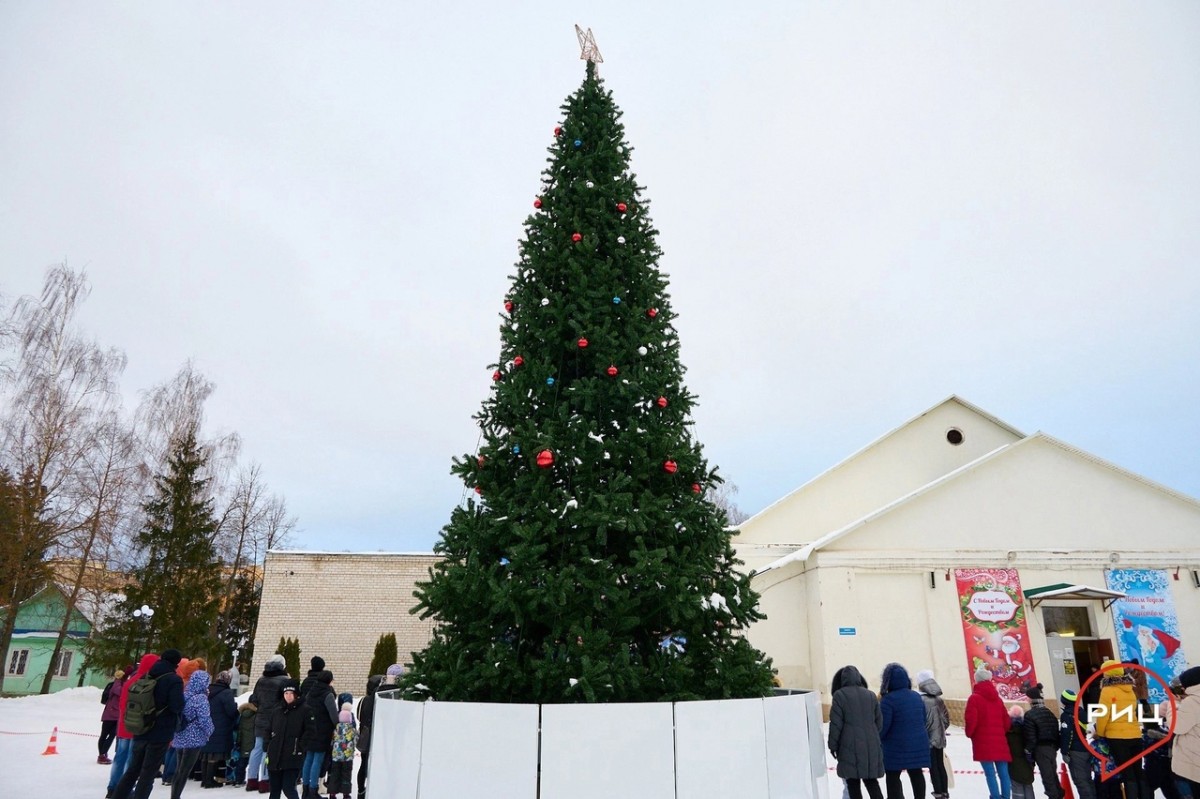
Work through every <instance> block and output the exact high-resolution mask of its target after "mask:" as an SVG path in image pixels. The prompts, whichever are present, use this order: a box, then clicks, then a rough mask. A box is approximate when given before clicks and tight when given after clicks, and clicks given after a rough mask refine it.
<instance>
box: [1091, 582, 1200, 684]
mask: <svg viewBox="0 0 1200 799" xmlns="http://www.w3.org/2000/svg"><path fill="white" fill-rule="evenodd" d="M1104 580H1105V582H1106V583H1107V584H1108V590H1110V591H1121V592H1123V593H1124V594H1125V598H1124V599H1118V600H1117V601H1116V602H1114V603H1113V606H1112V614H1113V627H1114V628H1115V629H1116V631H1117V651H1118V653H1119V654H1120V657H1121V660H1124V661H1131V660H1136V661H1137V662H1138V663H1140V664H1141V665H1143V666H1145V667H1146V668H1148V669H1149V670H1150V671H1152V672H1154V673H1155V674H1157V675H1158V676H1159V677H1162V678H1163V679H1164V680H1166V681H1167V682H1170V681H1171V678H1173V677H1178V676H1179V674H1180V672H1182V671H1183V670H1184V669H1186V668H1187V658H1185V657H1184V656H1183V647H1182V646H1180V643H1179V619H1178V618H1177V617H1176V616H1175V601H1174V599H1172V598H1171V584H1170V582H1169V578H1168V576H1167V573H1166V571H1163V570H1161V569H1109V570H1108V571H1106V572H1105V573H1104ZM1148 686H1149V688H1150V701H1151V702H1155V703H1158V702H1163V701H1165V700H1166V698H1167V696H1166V694H1165V692H1164V691H1163V688H1162V686H1161V685H1159V684H1158V681H1157V680H1153V679H1152V680H1149V681H1148Z"/></svg>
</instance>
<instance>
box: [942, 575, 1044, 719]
mask: <svg viewBox="0 0 1200 799" xmlns="http://www.w3.org/2000/svg"><path fill="white" fill-rule="evenodd" d="M954 579H955V582H956V584H957V585H958V609H959V611H960V613H961V614H962V625H963V639H964V641H965V642H966V645H967V665H968V667H969V668H970V673H971V674H972V675H974V674H975V671H976V670H977V669H979V668H981V667H982V668H986V669H987V670H988V671H990V672H991V673H992V675H993V676H992V681H993V682H994V683H995V684H996V690H997V691H999V692H1000V698H1001V699H1004V700H1006V701H1010V702H1016V701H1024V700H1025V699H1026V697H1025V694H1024V693H1022V692H1021V686H1022V685H1024V684H1025V683H1026V682H1028V683H1037V675H1036V674H1035V673H1034V671H1033V649H1032V647H1031V646H1030V643H1029V630H1028V629H1027V628H1026V626H1025V597H1024V596H1022V594H1021V578H1020V577H1019V576H1017V570H1016V569H955V570H954Z"/></svg>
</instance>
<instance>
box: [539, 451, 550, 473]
mask: <svg viewBox="0 0 1200 799" xmlns="http://www.w3.org/2000/svg"><path fill="white" fill-rule="evenodd" d="M537 465H538V466H541V467H542V468H543V469H548V468H549V467H551V466H553V465H554V453H553V452H551V451H550V450H548V449H544V450H542V451H541V452H539V453H538V454H537Z"/></svg>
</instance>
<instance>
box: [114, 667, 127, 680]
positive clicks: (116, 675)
mask: <svg viewBox="0 0 1200 799" xmlns="http://www.w3.org/2000/svg"><path fill="white" fill-rule="evenodd" d="M124 678H125V672H123V671H121V670H120V669H117V670H116V671H114V672H113V679H114V680H122V679H124Z"/></svg>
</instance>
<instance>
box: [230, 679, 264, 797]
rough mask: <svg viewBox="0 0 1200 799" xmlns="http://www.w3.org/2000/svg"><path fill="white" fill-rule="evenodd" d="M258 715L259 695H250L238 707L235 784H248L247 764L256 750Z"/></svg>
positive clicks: (234, 766)
mask: <svg viewBox="0 0 1200 799" xmlns="http://www.w3.org/2000/svg"><path fill="white" fill-rule="evenodd" d="M257 717H258V697H257V696H255V695H254V694H250V697H249V698H248V699H247V700H246V701H245V703H244V704H242V705H241V706H240V707H239V708H238V723H237V746H236V748H235V755H236V757H235V758H234V759H233V782H232V784H233V785H245V784H246V765H247V764H248V763H249V762H250V753H251V752H252V751H253V750H254V720H255V718H257Z"/></svg>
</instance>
